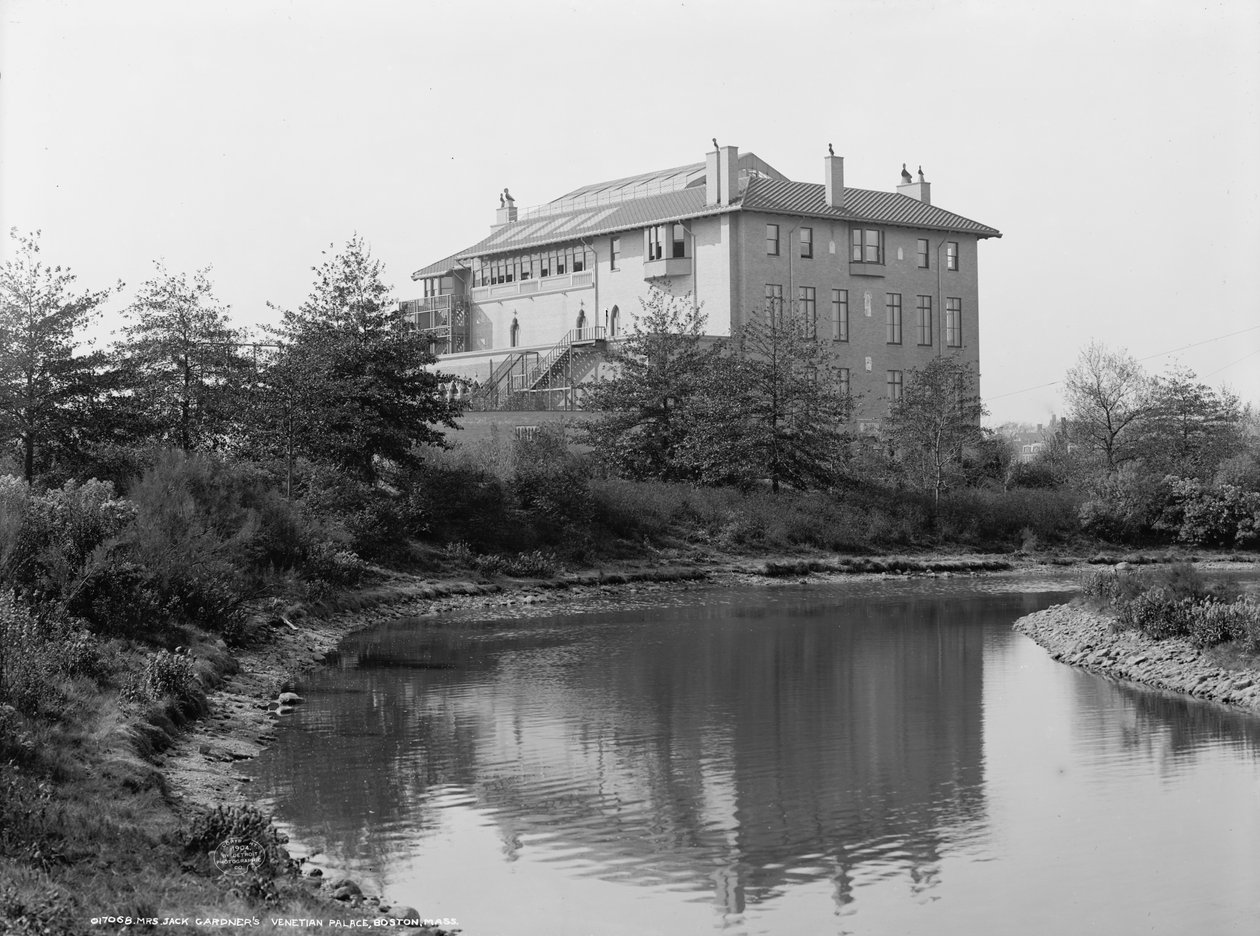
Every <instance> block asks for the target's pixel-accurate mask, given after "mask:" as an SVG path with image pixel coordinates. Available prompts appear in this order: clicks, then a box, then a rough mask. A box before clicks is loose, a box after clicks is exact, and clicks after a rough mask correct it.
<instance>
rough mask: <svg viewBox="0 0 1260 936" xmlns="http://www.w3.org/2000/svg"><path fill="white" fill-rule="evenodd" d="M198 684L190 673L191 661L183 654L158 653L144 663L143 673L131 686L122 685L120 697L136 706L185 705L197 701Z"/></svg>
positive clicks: (164, 651) (194, 676) (129, 684)
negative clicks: (140, 704) (137, 704)
mask: <svg viewBox="0 0 1260 936" xmlns="http://www.w3.org/2000/svg"><path fill="white" fill-rule="evenodd" d="M200 692H201V684H200V683H199V682H198V681H197V677H196V675H195V674H194V673H193V667H192V658H191V657H189V656H187V655H186V654H183V653H171V652H170V651H168V650H159V651H158V652H157V653H151V654H149V655H148V657H147V658H146V659H145V662H144V669H143V670H142V671H141V672H140V673H139V674H138V676H137V678H136V680H135V681H134V682H130V683H125V684H124V685H123V687H122V690H121V693H120V694H121V695H122V696H123V698H125V699H129V700H131V701H135V702H143V701H147V702H163V701H166V700H168V699H169V700H172V701H175V702H186V701H189V700H191V699H195V698H197V696H198V695H199V694H200Z"/></svg>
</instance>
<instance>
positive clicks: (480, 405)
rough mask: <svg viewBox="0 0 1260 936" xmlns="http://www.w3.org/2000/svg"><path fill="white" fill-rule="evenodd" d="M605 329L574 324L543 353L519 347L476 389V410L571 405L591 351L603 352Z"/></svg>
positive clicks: (536, 408) (474, 403)
mask: <svg viewBox="0 0 1260 936" xmlns="http://www.w3.org/2000/svg"><path fill="white" fill-rule="evenodd" d="M605 333H606V330H605V329H604V328H603V326H599V325H591V326H587V327H585V328H574V329H571V330H570V331H568V332H567V333H566V334H565V335H564V337H563V338H561V339H560V340H559V341H557V342H556V343H555V344H554V345H553V346H552V347H551V349H550V350H548V351H547V352H545V353H543V354H539V353H538V352H537V351H520V352H514V353H512V354H509V355H508V356H507V357H506V358H504V359H503V360H502V361H501V362H500V363H499V364H498V366H496V367H495V369H494V371H493V372H492V373H491V375H490V378H489V379H488V380H487V381H486V383H484V384H482V386H480V387H478V388H477V390H476V391H474V393H473V395H472V397H471V400H470V404H469V405H470V408H471V409H474V410H544V409H572V408H573V407H574V406H575V405H576V388H577V385H578V384H579V383H580V380H581V377H582V376H584V374H585V372H586V371H587V370H589V366H588V365H589V364H590V363H591V362H590V355H591V354H592V353H593V354H596V355H602V353H603V352H604V350H605V349H606V347H607V338H606V334H605Z"/></svg>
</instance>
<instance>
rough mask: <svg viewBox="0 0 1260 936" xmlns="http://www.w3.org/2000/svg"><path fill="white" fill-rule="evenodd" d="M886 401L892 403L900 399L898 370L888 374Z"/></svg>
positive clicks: (899, 372) (899, 375) (899, 374)
mask: <svg viewBox="0 0 1260 936" xmlns="http://www.w3.org/2000/svg"><path fill="white" fill-rule="evenodd" d="M888 399H889V400H890V401H892V402H893V403H896V402H897V401H898V400H900V399H901V371H899V370H890V371H889V372H888Z"/></svg>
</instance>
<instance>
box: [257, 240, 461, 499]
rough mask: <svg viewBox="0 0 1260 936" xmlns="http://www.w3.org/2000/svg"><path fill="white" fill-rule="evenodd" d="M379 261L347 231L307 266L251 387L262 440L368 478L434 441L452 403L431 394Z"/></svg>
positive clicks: (420, 354)
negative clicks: (309, 280) (339, 245)
mask: <svg viewBox="0 0 1260 936" xmlns="http://www.w3.org/2000/svg"><path fill="white" fill-rule="evenodd" d="M330 249H331V248H330ZM327 255H328V252H327V251H325V256H327ZM382 269H383V268H382V265H381V263H380V261H378V260H375V259H373V257H372V255H371V250H370V248H369V247H368V245H367V244H366V242H365V241H364V240H363V239H362V238H361V237H358V236H357V235H356V236H355V237H352V238H351V239H350V240H349V241H348V242H347V243H346V246H345V248H344V249H342V250H341V252H340V253H337V254H334V255H332V256H330V257H328V259H326V260H325V261H324V263H323V264H321V265H320V266H319V267H316V268H314V272H315V283H314V285H313V287H312V290H311V294H310V296H309V297H308V298H307V300H306V301H305V302H304V303H303V304H302V305H301V306H300V307H299V308H298V309H297V310H296V311H285V312H284V313H283V319H282V321H281V324H280V326H279V328H278V329H277V337H278V338H279V340H280V343H281V344H282V348H281V350H280V351H279V353H278V354H277V355H276V356H275V360H274V361H273V362H272V364H271V366H270V367H269V368H268V373H267V374H265V375H264V377H263V380H262V381H261V384H260V389H259V392H258V394H257V395H256V401H257V410H256V416H255V417H254V420H253V421H254V422H255V430H254V433H255V438H256V439H257V440H258V441H259V442H260V443H261V444H262V445H264V446H266V447H269V448H270V449H271V450H272V451H273V452H276V453H277V454H279V453H288V454H297V455H302V456H305V457H307V458H310V459H311V460H312V461H315V462H323V463H330V464H334V465H336V466H338V467H340V468H343V469H347V470H351V471H353V472H355V473H356V474H357V475H358V476H359V477H360V478H361V479H363V480H364V481H374V480H375V479H376V478H377V475H378V463H379V460H381V459H388V460H391V461H394V462H397V463H409V462H411V461H412V460H413V459H414V455H413V452H412V449H413V447H414V446H417V445H442V444H444V440H443V436H442V432H441V429H439V428H438V427H439V426H448V427H451V428H454V426H455V417H456V416H458V415H459V411H460V405H459V404H458V403H456V402H452V401H448V400H446V399H444V398H443V396H442V394H441V393H439V384H440V381H441V380H442V378H441V376H440V375H438V374H436V373H434V372H432V371H430V370H427V369H426V366H427V365H430V364H433V363H434V362H435V360H436V358H435V357H434V356H433V354H432V353H431V352H430V351H429V349H428V344H427V342H425V340H424V339H423V338H422V337H421V336H420V334H419V333H418V332H417V331H415V330H414V329H412V328H411V327H410V326H409V325H408V324H407V322H406V321H405V319H404V318H403V315H402V313H401V312H400V311H399V308H398V304H397V303H396V302H394V301H393V300H392V299H391V298H390V296H389V289H388V288H387V287H386V286H385V284H384V283H383V282H382V281H381V275H382Z"/></svg>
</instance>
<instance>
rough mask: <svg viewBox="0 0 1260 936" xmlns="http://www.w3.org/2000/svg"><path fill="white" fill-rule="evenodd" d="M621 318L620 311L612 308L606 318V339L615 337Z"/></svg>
mask: <svg viewBox="0 0 1260 936" xmlns="http://www.w3.org/2000/svg"><path fill="white" fill-rule="evenodd" d="M620 317H621V310H620V309H619V308H617V307H616V306H613V307H612V312H611V313H610V314H609V316H608V337H609V338H616V337H617V328H618V325H619V322H618V319H619V318H620Z"/></svg>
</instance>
